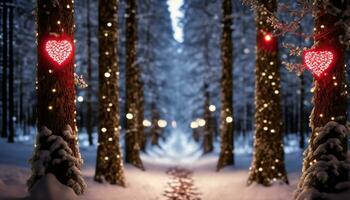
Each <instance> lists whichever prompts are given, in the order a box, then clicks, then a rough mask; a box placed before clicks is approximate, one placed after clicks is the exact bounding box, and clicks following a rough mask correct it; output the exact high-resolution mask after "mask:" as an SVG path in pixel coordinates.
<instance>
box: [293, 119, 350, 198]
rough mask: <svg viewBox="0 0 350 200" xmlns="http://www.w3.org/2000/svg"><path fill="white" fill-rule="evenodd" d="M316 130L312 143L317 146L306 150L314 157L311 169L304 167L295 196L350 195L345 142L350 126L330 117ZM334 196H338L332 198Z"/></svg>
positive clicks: (348, 164) (327, 196)
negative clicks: (331, 119) (328, 120)
mask: <svg viewBox="0 0 350 200" xmlns="http://www.w3.org/2000/svg"><path fill="white" fill-rule="evenodd" d="M314 131H315V133H317V134H315V137H314V138H313V140H312V143H310V146H313V147H315V149H314V150H313V151H310V148H309V149H308V151H306V153H307V158H313V159H314V160H312V161H311V162H310V163H309V164H310V166H309V167H308V168H307V169H305V168H304V169H303V174H302V177H301V179H300V182H299V185H298V190H297V191H296V193H295V199H298V200H304V199H339V200H342V199H348V197H349V196H347V197H346V198H344V197H345V195H344V194H350V179H349V175H350V173H349V169H350V160H347V159H346V158H347V156H346V151H345V152H344V146H343V143H342V142H343V140H344V138H347V135H348V134H349V129H348V128H347V127H345V126H344V125H342V124H339V123H337V122H335V121H330V122H328V123H327V124H326V125H325V126H324V127H320V128H315V130H314ZM327 193H331V194H327ZM337 195H338V196H337ZM332 196H334V198H330V197H332Z"/></svg>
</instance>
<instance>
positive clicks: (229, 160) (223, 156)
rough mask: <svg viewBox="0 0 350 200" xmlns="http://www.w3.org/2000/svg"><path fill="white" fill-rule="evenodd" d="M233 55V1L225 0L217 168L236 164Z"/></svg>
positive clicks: (223, 8)
mask: <svg viewBox="0 0 350 200" xmlns="http://www.w3.org/2000/svg"><path fill="white" fill-rule="evenodd" d="M232 56H233V45H232V1H231V0H223V1H222V33H221V71H222V72H221V73H222V76H221V114H220V120H221V121H220V133H221V150H220V156H219V161H218V164H217V170H220V169H222V168H223V167H225V166H227V165H232V164H234V155H233V148H234V147H233V146H234V143H233V80H232V78H233V75H232V70H233V69H232V68H233V59H232Z"/></svg>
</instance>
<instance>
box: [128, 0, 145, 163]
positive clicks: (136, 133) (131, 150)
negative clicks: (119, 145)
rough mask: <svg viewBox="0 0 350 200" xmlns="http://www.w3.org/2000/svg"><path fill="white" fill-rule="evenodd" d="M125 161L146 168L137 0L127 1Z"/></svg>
mask: <svg viewBox="0 0 350 200" xmlns="http://www.w3.org/2000/svg"><path fill="white" fill-rule="evenodd" d="M125 7H126V8H125V15H126V20H125V24H126V27H125V35H126V41H125V48H126V62H125V79H126V80H125V92H126V97H125V111H126V130H125V161H126V162H127V163H130V164H132V165H134V166H136V167H138V168H140V169H144V167H143V164H142V161H141V158H140V143H139V142H140V128H142V127H140V125H141V124H142V122H141V123H140V121H139V120H140V119H141V117H140V115H143V113H141V111H140V109H139V108H140V99H139V98H140V97H141V95H143V94H140V89H141V87H140V69H139V66H138V63H137V57H136V48H137V4H136V0H126V1H125Z"/></svg>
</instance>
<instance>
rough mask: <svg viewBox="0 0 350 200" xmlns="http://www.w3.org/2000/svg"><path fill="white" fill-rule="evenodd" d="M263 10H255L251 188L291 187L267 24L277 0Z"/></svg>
mask: <svg viewBox="0 0 350 200" xmlns="http://www.w3.org/2000/svg"><path fill="white" fill-rule="evenodd" d="M259 3H260V6H262V7H263V8H264V9H259V10H256V12H255V14H256V18H255V23H256V26H257V29H256V32H257V39H256V40H257V50H256V72H255V73H256V83H255V137H254V154H253V161H252V164H251V167H250V169H249V170H250V172H249V178H248V184H251V183H253V182H256V183H259V184H262V185H265V186H268V185H270V184H271V183H272V182H273V181H276V180H282V181H283V182H286V183H288V179H287V174H286V170H285V165H284V152H283V140H282V139H283V136H282V131H283V128H282V111H281V104H280V93H281V88H280V69H279V67H280V61H279V59H278V41H277V40H278V38H277V37H274V36H273V35H272V33H273V30H274V29H273V27H272V25H271V24H270V23H269V22H268V21H267V18H268V17H269V14H270V13H274V12H276V10H277V1H276V0H263V1H259Z"/></svg>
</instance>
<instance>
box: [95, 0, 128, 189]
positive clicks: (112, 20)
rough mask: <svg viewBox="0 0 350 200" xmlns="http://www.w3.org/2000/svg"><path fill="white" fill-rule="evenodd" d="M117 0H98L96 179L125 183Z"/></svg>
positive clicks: (112, 182)
mask: <svg viewBox="0 0 350 200" xmlns="http://www.w3.org/2000/svg"><path fill="white" fill-rule="evenodd" d="M118 6H119V0H101V1H99V102H100V103H99V137H98V149H97V162H96V173H95V180H96V181H99V182H103V181H104V180H105V181H107V182H109V183H111V184H119V185H122V186H125V177H124V171H123V158H122V152H121V147H120V144H119V136H120V124H119V120H120V116H119V67H118V60H117V55H118V53H117V46H118V44H117V43H118V32H117V27H118V19H117V13H118Z"/></svg>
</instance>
